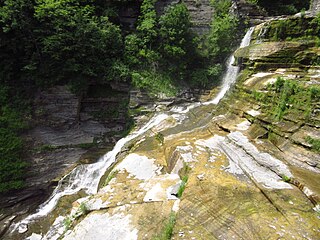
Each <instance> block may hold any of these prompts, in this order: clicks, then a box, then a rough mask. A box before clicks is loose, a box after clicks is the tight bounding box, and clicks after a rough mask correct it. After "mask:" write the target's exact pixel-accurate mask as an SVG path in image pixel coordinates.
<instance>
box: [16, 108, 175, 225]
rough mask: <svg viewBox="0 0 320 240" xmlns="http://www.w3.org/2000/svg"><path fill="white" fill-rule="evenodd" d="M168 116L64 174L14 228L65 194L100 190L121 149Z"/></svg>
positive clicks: (43, 213) (45, 211)
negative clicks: (31, 212)
mask: <svg viewBox="0 0 320 240" xmlns="http://www.w3.org/2000/svg"><path fill="white" fill-rule="evenodd" d="M168 117H169V115H167V114H163V113H162V114H158V115H156V116H155V117H153V118H152V119H151V120H150V121H149V122H148V123H147V124H146V125H145V126H143V127H142V128H141V129H140V130H138V131H137V132H134V133H132V134H130V135H128V136H127V137H125V138H122V139H120V140H119V141H118V142H117V143H116V145H115V146H114V148H113V150H112V151H110V152H108V153H107V154H105V155H104V156H103V157H102V158H100V159H99V161H98V162H97V163H93V164H88V165H80V166H77V167H76V168H74V169H73V170H72V171H71V172H70V173H69V174H68V175H66V176H64V177H63V178H62V179H61V180H60V181H59V184H58V186H57V187H56V189H55V190H54V191H53V193H52V195H51V197H50V198H49V199H48V200H47V201H46V202H44V203H43V204H42V205H40V207H39V209H38V211H37V212H36V213H35V214H32V215H29V216H28V217H27V218H25V219H24V220H23V221H21V222H20V223H18V224H17V225H16V226H15V227H14V229H13V230H15V229H16V227H19V225H21V226H22V227H24V226H25V224H28V223H29V222H30V221H31V220H33V219H36V218H39V217H43V216H46V215H48V214H49V213H50V212H51V211H52V210H53V209H54V208H55V206H56V205H57V202H58V201H59V199H60V198H61V197H63V196H66V195H72V194H75V193H77V192H79V191H80V190H85V192H86V193H87V194H95V193H96V192H97V190H98V184H99V182H100V179H101V177H102V176H103V174H104V173H105V172H106V170H107V169H108V167H110V165H111V164H112V163H114V162H115V161H116V156H117V154H118V153H119V152H120V151H121V149H122V147H123V146H124V145H125V144H126V143H127V142H129V141H131V140H132V139H134V138H136V137H139V136H140V135H141V134H143V133H145V132H147V131H148V130H149V129H151V128H153V127H155V126H157V125H159V124H160V123H161V122H162V121H164V120H165V119H167V118H168Z"/></svg>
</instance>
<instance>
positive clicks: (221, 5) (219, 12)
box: [211, 0, 232, 17]
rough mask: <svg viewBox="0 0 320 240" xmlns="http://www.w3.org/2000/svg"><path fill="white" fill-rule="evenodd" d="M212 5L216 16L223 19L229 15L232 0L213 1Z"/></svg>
mask: <svg viewBox="0 0 320 240" xmlns="http://www.w3.org/2000/svg"><path fill="white" fill-rule="evenodd" d="M211 5H212V7H213V8H214V12H215V16H218V17H221V16H226V15H229V11H230V7H231V5H232V1H231V0H211Z"/></svg>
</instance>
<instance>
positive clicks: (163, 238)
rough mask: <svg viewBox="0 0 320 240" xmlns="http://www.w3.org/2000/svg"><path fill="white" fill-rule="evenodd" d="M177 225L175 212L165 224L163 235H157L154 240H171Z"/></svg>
mask: <svg viewBox="0 0 320 240" xmlns="http://www.w3.org/2000/svg"><path fill="white" fill-rule="evenodd" d="M175 224H176V214H175V213H174V212H171V213H170V216H169V219H168V221H167V222H166V223H165V225H164V227H163V230H162V232H161V234H159V235H157V236H156V237H154V238H152V239H153V240H170V239H171V237H172V232H173V228H174V225H175Z"/></svg>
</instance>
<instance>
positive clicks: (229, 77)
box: [203, 27, 254, 105]
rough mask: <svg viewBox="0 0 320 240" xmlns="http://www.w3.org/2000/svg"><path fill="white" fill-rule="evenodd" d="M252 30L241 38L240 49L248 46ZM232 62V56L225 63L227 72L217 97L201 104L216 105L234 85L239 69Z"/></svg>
mask: <svg viewBox="0 0 320 240" xmlns="http://www.w3.org/2000/svg"><path fill="white" fill-rule="evenodd" d="M253 30H254V27H251V28H250V29H249V30H248V31H247V33H246V35H245V36H244V37H243V39H242V41H241V44H240V48H244V47H247V46H249V44H250V40H251V35H252V33H253ZM234 61H235V58H234V56H233V55H231V56H230V57H229V59H228V61H227V70H226V73H225V75H224V76H223V79H222V85H221V90H220V92H219V93H218V95H217V96H216V97H215V98H214V99H212V100H211V101H208V102H205V103H203V105H209V104H218V103H219V102H220V100H221V99H222V98H223V97H224V95H225V94H226V93H227V92H228V90H229V89H230V87H231V86H232V85H233V84H234V83H235V81H236V80H237V76H238V73H239V70H240V68H239V66H234V65H233V64H234Z"/></svg>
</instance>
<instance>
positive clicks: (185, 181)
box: [177, 175, 189, 198]
mask: <svg viewBox="0 0 320 240" xmlns="http://www.w3.org/2000/svg"><path fill="white" fill-rule="evenodd" d="M188 179H189V177H188V176H187V175H185V176H183V178H182V182H181V184H180V186H179V189H178V193H177V197H178V198H181V197H182V194H183V192H184V189H185V188H186V185H187V182H188Z"/></svg>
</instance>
